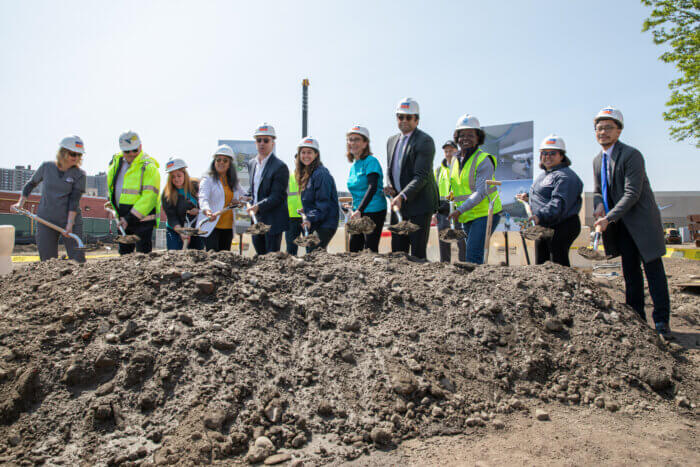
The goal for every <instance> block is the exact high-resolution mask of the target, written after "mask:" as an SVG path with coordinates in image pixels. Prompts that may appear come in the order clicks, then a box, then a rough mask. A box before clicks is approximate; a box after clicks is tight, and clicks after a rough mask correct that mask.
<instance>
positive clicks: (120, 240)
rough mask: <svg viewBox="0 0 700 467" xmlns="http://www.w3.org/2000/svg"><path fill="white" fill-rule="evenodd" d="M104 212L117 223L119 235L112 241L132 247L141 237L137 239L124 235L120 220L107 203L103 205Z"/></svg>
mask: <svg viewBox="0 0 700 467" xmlns="http://www.w3.org/2000/svg"><path fill="white" fill-rule="evenodd" d="M105 211H107V212H108V213H109V214H110V215H111V216H112V218H113V219H114V221H115V222H116V223H117V228H118V229H119V233H120V234H121V235H119V236H117V238H115V239H114V241H115V242H117V243H121V244H123V245H133V244H134V243H136V242H138V241H139V240H141V237H139V236H138V235H127V234H126V232H125V231H124V227H122V223H121V219H120V218H119V216H118V215H117V213H116V212H114V209H112V208H110V207H109V203H105Z"/></svg>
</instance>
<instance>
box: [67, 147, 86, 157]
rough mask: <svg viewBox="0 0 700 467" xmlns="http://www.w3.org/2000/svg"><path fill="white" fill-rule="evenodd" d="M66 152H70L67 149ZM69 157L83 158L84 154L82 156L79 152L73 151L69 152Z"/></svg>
mask: <svg viewBox="0 0 700 467" xmlns="http://www.w3.org/2000/svg"><path fill="white" fill-rule="evenodd" d="M66 151H68V150H67V149H66ZM68 155H69V156H70V157H81V156H82V154H80V153H79V152H73V151H68Z"/></svg>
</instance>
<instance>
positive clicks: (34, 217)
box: [12, 206, 98, 251]
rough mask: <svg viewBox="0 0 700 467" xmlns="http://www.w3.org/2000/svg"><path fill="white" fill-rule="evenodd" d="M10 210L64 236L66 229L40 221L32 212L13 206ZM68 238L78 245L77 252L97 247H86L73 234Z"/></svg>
mask: <svg viewBox="0 0 700 467" xmlns="http://www.w3.org/2000/svg"><path fill="white" fill-rule="evenodd" d="M12 210H13V211H15V212H16V213H17V214H22V215H23V216H27V217H29V218H32V219H34V220H35V221H37V222H38V223H40V224H43V225H45V226H46V227H49V228H51V229H53V230H55V231H57V232H61V233H62V234H63V235H66V229H64V228H61V227H59V226H57V225H56V224H53V223H51V222H49V221H47V220H44V219H42V218H41V217H39V216H37V215H36V214H34V213H33V212H29V211H27V210H26V209H22V208H17V207H14V206H13V207H12ZM68 236H69V237H70V238H72V239H73V240H75V242H76V243H77V244H78V246H77V247H76V248H77V249H78V250H83V251H85V250H96V249H97V248H98V246H92V245H90V246H86V245H85V244H84V243H83V241H82V240H81V239H80V237H78V236H77V235H76V234H74V233H73V232H71V233H69V234H68Z"/></svg>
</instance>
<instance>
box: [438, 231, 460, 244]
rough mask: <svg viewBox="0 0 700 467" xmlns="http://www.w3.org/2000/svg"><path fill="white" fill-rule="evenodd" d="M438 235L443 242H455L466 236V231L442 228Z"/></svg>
mask: <svg viewBox="0 0 700 467" xmlns="http://www.w3.org/2000/svg"><path fill="white" fill-rule="evenodd" d="M438 236H439V238H440V240H442V241H443V242H448V243H457V242H459V241H460V240H464V239H465V238H467V233H466V232H465V231H463V230H457V229H442V230H441V231H440V233H439V234H438Z"/></svg>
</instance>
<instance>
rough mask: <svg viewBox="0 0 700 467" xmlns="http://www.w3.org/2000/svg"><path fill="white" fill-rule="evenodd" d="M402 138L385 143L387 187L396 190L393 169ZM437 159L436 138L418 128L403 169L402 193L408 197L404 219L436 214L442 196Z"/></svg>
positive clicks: (403, 208)
mask: <svg viewBox="0 0 700 467" xmlns="http://www.w3.org/2000/svg"><path fill="white" fill-rule="evenodd" d="M399 136H401V134H400V133H399V134H396V135H394V136H392V137H390V138H389V140H388V141H387V143H386V160H387V169H386V186H390V187H393V188H394V189H395V190H396V187H395V186H394V179H393V175H392V173H391V169H392V167H393V159H394V151H395V150H396V144H397V143H398V142H399ZM434 158H435V143H434V142H433V138H431V137H430V135H428V134H427V133H425V132H423V131H421V130H419V129H418V128H416V129H415V131H414V132H413V134H411V138H410V139H409V140H408V142H407V143H406V150H405V151H404V157H403V161H402V163H401V167H400V170H401V175H400V177H399V180H401V186H402V190H401V193H403V194H404V195H406V201H405V202H404V203H402V207H401V213H402V215H404V216H417V215H421V214H428V213H431V214H432V213H434V212H437V209H438V202H439V199H440V196H439V195H438V186H437V182H436V181H435V173H434V172H433V159H434ZM397 191H398V190H397Z"/></svg>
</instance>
